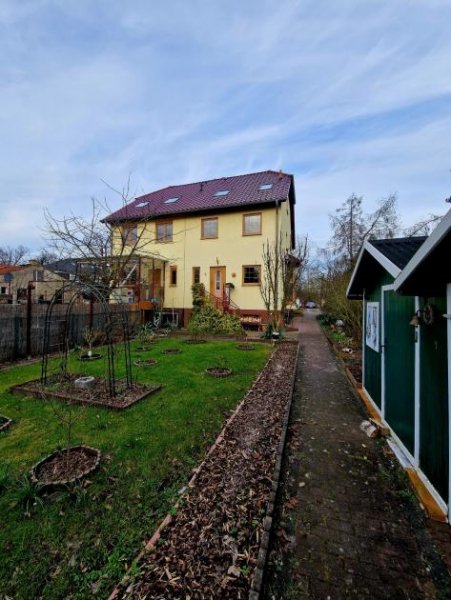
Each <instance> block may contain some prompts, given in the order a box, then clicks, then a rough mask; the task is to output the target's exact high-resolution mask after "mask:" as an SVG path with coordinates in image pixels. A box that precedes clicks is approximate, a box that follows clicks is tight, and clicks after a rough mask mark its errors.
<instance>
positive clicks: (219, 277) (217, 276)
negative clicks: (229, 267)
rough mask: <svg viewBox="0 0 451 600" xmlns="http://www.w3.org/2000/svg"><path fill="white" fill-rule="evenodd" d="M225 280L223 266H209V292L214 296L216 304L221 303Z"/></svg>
mask: <svg viewBox="0 0 451 600" xmlns="http://www.w3.org/2000/svg"><path fill="white" fill-rule="evenodd" d="M225 282H226V268H225V267H210V294H211V295H212V296H214V297H215V298H216V306H217V307H218V306H220V305H221V304H222V301H223V298H224V285H225Z"/></svg>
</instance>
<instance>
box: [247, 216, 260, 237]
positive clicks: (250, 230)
mask: <svg viewBox="0 0 451 600" xmlns="http://www.w3.org/2000/svg"><path fill="white" fill-rule="evenodd" d="M261 232H262V213H249V214H247V215H243V235H261Z"/></svg>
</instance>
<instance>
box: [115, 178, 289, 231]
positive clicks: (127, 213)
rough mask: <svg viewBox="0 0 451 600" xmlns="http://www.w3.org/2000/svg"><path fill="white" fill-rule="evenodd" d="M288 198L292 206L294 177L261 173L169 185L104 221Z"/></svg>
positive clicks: (134, 218) (151, 216) (142, 197)
mask: <svg viewBox="0 0 451 600" xmlns="http://www.w3.org/2000/svg"><path fill="white" fill-rule="evenodd" d="M289 197H290V201H291V202H292V204H294V203H295V196H294V181H293V176H292V175H288V174H286V173H282V171H280V172H277V171H262V172H259V173H249V174H247V175H236V176H233V177H221V178H220V179H211V180H209V181H198V182H196V183H187V184H182V185H172V186H169V187H166V188H163V189H161V190H156V191H155V192H151V193H149V194H145V195H144V196H139V197H138V198H135V199H134V200H133V201H132V202H130V203H129V204H127V205H126V206H124V207H122V208H120V209H119V210H117V211H115V212H113V213H111V214H110V215H108V216H107V217H106V218H105V219H104V221H105V222H107V223H114V222H118V221H128V220H135V221H136V220H137V219H147V218H153V217H161V216H167V215H178V214H186V213H192V212H201V211H206V210H210V211H211V210H214V211H218V210H223V209H228V208H236V207H247V206H254V205H262V204H274V203H275V202H277V201H279V202H280V201H283V200H287V199H288V198H289Z"/></svg>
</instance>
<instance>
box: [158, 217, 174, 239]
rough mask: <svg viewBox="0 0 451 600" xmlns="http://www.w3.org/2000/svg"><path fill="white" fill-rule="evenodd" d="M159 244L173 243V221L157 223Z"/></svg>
mask: <svg viewBox="0 0 451 600" xmlns="http://www.w3.org/2000/svg"><path fill="white" fill-rule="evenodd" d="M157 242H172V221H159V222H158V223H157Z"/></svg>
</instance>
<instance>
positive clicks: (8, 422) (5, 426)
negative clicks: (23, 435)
mask: <svg viewBox="0 0 451 600" xmlns="http://www.w3.org/2000/svg"><path fill="white" fill-rule="evenodd" d="M1 416H2V417H3V418H4V419H6V421H4V422H3V423H2V424H1V425H0V431H6V430H7V429H8V428H9V427H10V426H11V423H12V422H13V420H12V419H10V418H9V417H5V416H3V415H1Z"/></svg>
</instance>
